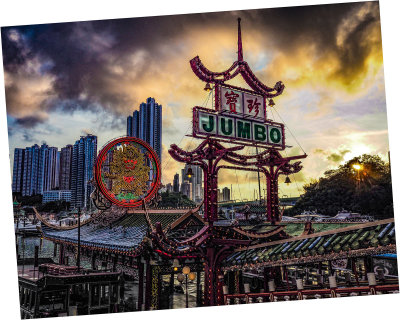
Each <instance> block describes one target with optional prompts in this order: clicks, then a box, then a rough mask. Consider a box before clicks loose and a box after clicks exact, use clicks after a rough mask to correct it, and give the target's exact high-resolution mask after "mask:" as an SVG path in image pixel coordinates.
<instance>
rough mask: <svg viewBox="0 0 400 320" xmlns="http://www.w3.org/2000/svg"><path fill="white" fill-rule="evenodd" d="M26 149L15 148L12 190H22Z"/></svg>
mask: <svg viewBox="0 0 400 320" xmlns="http://www.w3.org/2000/svg"><path fill="white" fill-rule="evenodd" d="M24 156H25V150H24V149H21V148H15V149H14V164H13V179H12V192H22V186H23V174H24Z"/></svg>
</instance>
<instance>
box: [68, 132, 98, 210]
mask: <svg viewBox="0 0 400 320" xmlns="http://www.w3.org/2000/svg"><path fill="white" fill-rule="evenodd" d="M96 156H97V137H96V136H94V135H90V134H89V135H87V136H82V137H81V138H80V139H79V140H77V141H76V142H75V144H74V146H73V148H72V167H71V204H72V206H73V207H75V208H77V207H80V208H87V207H89V206H90V194H91V192H92V191H93V187H92V185H91V184H90V183H89V181H90V180H91V179H92V178H93V169H94V165H95V161H96Z"/></svg>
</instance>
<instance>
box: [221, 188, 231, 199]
mask: <svg viewBox="0 0 400 320" xmlns="http://www.w3.org/2000/svg"><path fill="white" fill-rule="evenodd" d="M230 200H231V190H229V188H228V187H225V188H223V189H222V201H230Z"/></svg>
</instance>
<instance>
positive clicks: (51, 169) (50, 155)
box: [37, 144, 60, 194]
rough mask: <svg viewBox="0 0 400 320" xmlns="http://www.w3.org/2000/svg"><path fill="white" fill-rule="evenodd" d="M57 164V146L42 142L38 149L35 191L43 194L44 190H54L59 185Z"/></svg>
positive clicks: (58, 162) (58, 163)
mask: <svg viewBox="0 0 400 320" xmlns="http://www.w3.org/2000/svg"><path fill="white" fill-rule="evenodd" d="M59 165H60V161H59V155H58V148H56V147H49V146H48V145H47V144H42V145H41V146H40V150H39V165H38V174H37V185H38V187H37V189H38V191H37V193H40V194H43V192H44V191H49V190H54V189H56V188H58V187H59V183H58V180H59V179H58V171H59Z"/></svg>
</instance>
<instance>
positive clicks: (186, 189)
mask: <svg viewBox="0 0 400 320" xmlns="http://www.w3.org/2000/svg"><path fill="white" fill-rule="evenodd" d="M181 192H182V195H184V196H186V197H188V198H189V199H192V198H191V195H192V184H191V183H189V181H188V180H184V181H183V182H182V185H181Z"/></svg>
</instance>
